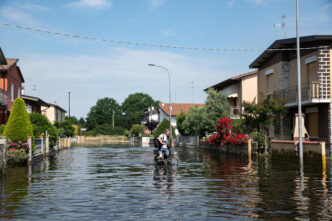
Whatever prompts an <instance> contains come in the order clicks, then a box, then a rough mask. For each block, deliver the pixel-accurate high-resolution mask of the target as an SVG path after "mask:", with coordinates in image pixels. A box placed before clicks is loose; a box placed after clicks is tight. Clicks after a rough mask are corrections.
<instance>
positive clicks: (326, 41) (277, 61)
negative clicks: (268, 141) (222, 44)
mask: <svg viewBox="0 0 332 221" xmlns="http://www.w3.org/2000/svg"><path fill="white" fill-rule="evenodd" d="M300 45H301V48H308V47H320V46H328V47H325V48H319V49H303V50H301V84H302V85H301V89H302V112H303V113H304V114H305V127H306V129H307V131H308V133H309V136H310V139H311V140H325V141H328V142H331V138H332V115H331V110H332V104H331V93H332V90H331V85H330V81H331V75H332V73H331V63H332V61H331V59H332V56H331V51H332V49H331V45H332V35H313V36H305V37H301V38H300ZM283 48H294V49H295V48H296V38H289V39H282V40H277V41H275V42H274V43H273V44H272V45H271V46H270V47H269V48H268V49H283ZM250 68H257V69H258V74H257V80H258V94H260V93H262V94H263V95H268V94H269V95H272V96H274V97H276V98H278V99H283V100H285V101H286V106H287V107H289V113H288V116H287V117H286V119H284V120H283V121H282V122H281V124H280V125H271V126H270V129H269V136H270V137H274V138H284V139H285V138H286V139H290V138H291V137H292V129H293V128H294V121H295V120H294V114H295V113H297V110H298V107H297V61H296V50H278V51H272V50H266V51H264V52H263V53H262V54H261V55H260V56H259V57H258V58H257V59H256V60H255V61H254V62H252V64H250ZM259 99H261V97H259Z"/></svg>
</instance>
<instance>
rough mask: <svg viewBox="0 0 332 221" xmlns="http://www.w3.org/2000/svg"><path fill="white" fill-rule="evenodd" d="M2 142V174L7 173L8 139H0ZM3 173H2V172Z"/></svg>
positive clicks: (0, 143)
mask: <svg viewBox="0 0 332 221" xmlns="http://www.w3.org/2000/svg"><path fill="white" fill-rule="evenodd" d="M0 139H1V142H0V145H1V146H2V148H3V149H2V150H1V148H0V151H2V153H1V154H0V156H2V159H0V160H1V161H2V162H1V163H0V165H1V167H2V168H0V169H2V172H4V171H5V169H6V167H7V143H8V140H7V137H0ZM0 173H1V172H0Z"/></svg>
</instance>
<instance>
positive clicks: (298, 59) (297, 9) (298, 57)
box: [296, 0, 303, 167]
mask: <svg viewBox="0 0 332 221" xmlns="http://www.w3.org/2000/svg"><path fill="white" fill-rule="evenodd" d="M296 55H297V97H298V99H297V101H298V124H299V125H298V127H299V158H300V165H301V167H302V166H303V141H302V97H301V94H302V92H301V63H300V59H301V55H300V37H299V1H298V0H296Z"/></svg>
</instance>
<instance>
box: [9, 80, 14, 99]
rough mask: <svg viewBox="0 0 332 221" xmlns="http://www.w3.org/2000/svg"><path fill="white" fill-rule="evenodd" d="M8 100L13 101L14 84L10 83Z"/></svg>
mask: <svg viewBox="0 0 332 221" xmlns="http://www.w3.org/2000/svg"><path fill="white" fill-rule="evenodd" d="M10 99H11V101H13V100H14V84H13V83H11V85H10Z"/></svg>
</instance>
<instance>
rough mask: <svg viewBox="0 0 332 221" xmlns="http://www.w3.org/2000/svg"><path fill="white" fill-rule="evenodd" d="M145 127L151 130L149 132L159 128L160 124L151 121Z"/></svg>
mask: <svg viewBox="0 0 332 221" xmlns="http://www.w3.org/2000/svg"><path fill="white" fill-rule="evenodd" d="M144 125H145V126H146V127H147V128H149V130H151V131H153V130H154V129H155V128H156V127H157V125H158V122H157V121H155V120H151V121H148V122H146V123H145V124H144Z"/></svg>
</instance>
